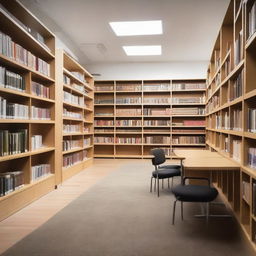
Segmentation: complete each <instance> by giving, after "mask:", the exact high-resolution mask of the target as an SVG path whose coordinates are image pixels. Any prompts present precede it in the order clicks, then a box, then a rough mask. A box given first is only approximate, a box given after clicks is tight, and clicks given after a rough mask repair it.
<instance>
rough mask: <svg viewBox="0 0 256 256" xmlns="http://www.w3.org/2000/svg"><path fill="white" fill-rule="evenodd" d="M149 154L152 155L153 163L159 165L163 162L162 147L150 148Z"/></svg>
mask: <svg viewBox="0 0 256 256" xmlns="http://www.w3.org/2000/svg"><path fill="white" fill-rule="evenodd" d="M151 154H152V155H153V156H154V157H153V158H152V164H153V165H155V166H156V165H160V164H163V163H164V162H165V153H164V150H163V149H162V148H154V149H152V150H151Z"/></svg>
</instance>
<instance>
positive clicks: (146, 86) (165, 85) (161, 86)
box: [143, 83, 170, 92]
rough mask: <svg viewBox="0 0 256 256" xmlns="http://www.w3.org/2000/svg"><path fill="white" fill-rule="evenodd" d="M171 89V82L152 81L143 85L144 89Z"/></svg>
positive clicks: (145, 90)
mask: <svg viewBox="0 0 256 256" xmlns="http://www.w3.org/2000/svg"><path fill="white" fill-rule="evenodd" d="M169 90H170V84H169V83H157V84H155V83H152V84H148V83H147V84H144V85H143V91H144V92H147V91H156V92H157V91H169Z"/></svg>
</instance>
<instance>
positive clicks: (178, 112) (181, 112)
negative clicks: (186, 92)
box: [170, 107, 205, 115]
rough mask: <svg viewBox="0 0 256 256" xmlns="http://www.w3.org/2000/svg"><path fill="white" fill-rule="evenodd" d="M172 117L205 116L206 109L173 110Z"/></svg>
mask: <svg viewBox="0 0 256 256" xmlns="http://www.w3.org/2000/svg"><path fill="white" fill-rule="evenodd" d="M170 112H171V114H172V115H204V114H205V108H197V107H196V108H172V109H171V110H170Z"/></svg>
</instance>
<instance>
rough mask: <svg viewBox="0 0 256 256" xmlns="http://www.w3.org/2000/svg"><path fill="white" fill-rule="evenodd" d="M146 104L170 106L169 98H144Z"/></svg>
mask: <svg viewBox="0 0 256 256" xmlns="http://www.w3.org/2000/svg"><path fill="white" fill-rule="evenodd" d="M143 103H144V104H170V98H169V97H161V98H156V97H155V98H153V97H144V99H143Z"/></svg>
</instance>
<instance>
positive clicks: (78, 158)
mask: <svg viewBox="0 0 256 256" xmlns="http://www.w3.org/2000/svg"><path fill="white" fill-rule="evenodd" d="M56 70H57V74H58V75H57V78H56V83H57V88H58V99H57V101H56V105H57V106H58V113H59V115H58V116H57V120H56V122H57V126H58V133H57V137H58V142H57V144H58V150H59V151H60V152H59V154H58V160H57V161H58V169H60V170H61V172H60V175H59V176H58V178H57V184H59V183H60V182H61V181H64V180H66V179H68V178H69V177H71V176H73V175H74V174H76V173H78V172H80V171H82V170H83V169H84V168H86V167H87V166H89V165H90V164H91V163H92V160H93V98H94V95H93V86H94V84H93V83H94V82H93V77H92V76H91V74H90V73H89V72H88V71H87V70H85V69H84V68H83V67H82V66H81V65H80V64H79V63H78V62H77V61H76V60H74V59H73V58H72V57H71V56H69V55H68V54H67V53H66V52H64V51H63V50H61V49H58V50H57V51H56Z"/></svg>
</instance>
